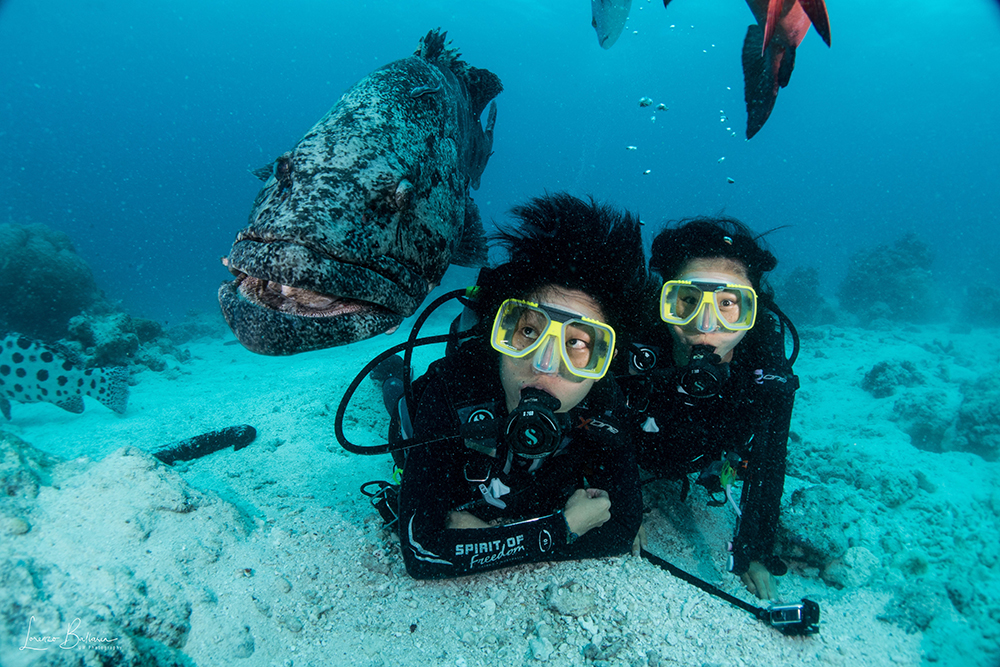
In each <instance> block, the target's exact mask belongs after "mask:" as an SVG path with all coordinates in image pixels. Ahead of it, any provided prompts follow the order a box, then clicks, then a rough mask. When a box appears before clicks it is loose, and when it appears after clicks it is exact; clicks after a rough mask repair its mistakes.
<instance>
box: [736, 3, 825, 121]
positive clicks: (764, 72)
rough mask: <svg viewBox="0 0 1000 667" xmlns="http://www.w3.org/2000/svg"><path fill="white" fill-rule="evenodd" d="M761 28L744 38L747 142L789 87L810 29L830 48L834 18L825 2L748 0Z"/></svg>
mask: <svg viewBox="0 0 1000 667" xmlns="http://www.w3.org/2000/svg"><path fill="white" fill-rule="evenodd" d="M747 4H748V5H749V6H750V10H751V11H753V14H754V18H756V19H757V25H751V26H750V27H749V28H747V35H746V37H745V38H744V39H743V97H744V99H745V100H746V105H747V139H749V138H751V137H752V136H753V135H755V134H757V131H758V130H760V128H762V127H763V126H764V123H765V122H766V121H767V119H768V116H770V115H771V110H772V109H774V101H775V100H776V99H777V97H778V89H779V88H784V87H785V86H787V85H788V80H789V78H790V77H791V76H792V68H793V67H794V66H795V49H796V47H798V45H799V44H801V43H802V40H803V38H805V36H806V33H807V32H808V31H809V26H810V25H812V26H813V27H814V28H816V32H818V33H819V36H820V37H822V38H823V41H824V42H826V45H827V46H830V19H829V17H828V16H827V13H826V3H825V2H824V0H747Z"/></svg>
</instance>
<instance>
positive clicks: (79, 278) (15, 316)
mask: <svg viewBox="0 0 1000 667" xmlns="http://www.w3.org/2000/svg"><path fill="white" fill-rule="evenodd" d="M0 257H2V258H3V261H2V262H0V327H4V328H6V329H8V330H11V331H17V332H20V333H23V334H27V335H28V336H31V337H33V338H42V339H46V340H54V339H57V338H60V337H61V336H63V335H65V333H66V323H67V322H68V321H69V319H70V318H71V317H73V316H74V315H77V314H79V313H81V312H82V311H83V310H85V309H88V308H93V307H95V306H96V305H98V304H100V303H102V302H103V297H102V296H101V293H100V291H99V290H98V289H97V283H95V282H94V275H93V272H92V271H91V270H90V267H89V266H87V264H86V262H84V261H83V259H82V258H81V257H80V256H79V255H77V254H76V250H75V249H74V247H73V243H72V242H71V241H70V239H69V237H68V236H67V235H66V234H64V233H62V232H57V231H54V230H52V229H49V228H48V227H46V226H45V225H40V224H31V225H15V224H0Z"/></svg>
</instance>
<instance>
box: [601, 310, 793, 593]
mask: <svg viewBox="0 0 1000 667" xmlns="http://www.w3.org/2000/svg"><path fill="white" fill-rule="evenodd" d="M761 320H763V321H761ZM769 323H771V319H770V318H766V319H765V318H764V317H761V318H759V320H758V323H757V326H755V327H754V329H752V330H751V332H750V333H748V334H747V336H746V337H745V338H744V339H743V340H742V341H741V342H740V344H739V345H737V346H736V349H735V350H734V352H733V359H732V361H731V363H730V364H729V378H728V379H727V380H726V381H725V382H724V383H723V385H722V390H721V391H720V392H719V394H718V395H717V396H715V397H712V398H701V399H695V398H692V397H690V396H688V395H685V394H684V393H683V392H681V391H678V389H677V382H676V375H675V373H676V369H675V368H674V367H673V365H672V364H673V351H672V350H673V339H672V338H671V336H670V332H669V330H668V329H667V327H666V326H665V325H664V326H660V327H657V328H656V329H655V330H654V332H653V334H651V335H647V337H646V340H648V341H650V342H651V343H652V344H653V345H654V346H655V347H654V349H657V358H658V365H659V366H661V368H660V369H659V373H660V374H659V375H658V376H656V375H650V376H645V377H643V376H631V377H621V378H619V379H620V381H621V384H622V387H623V388H624V389H625V392H626V394H627V395H628V397H629V404H630V405H631V406H632V407H633V408H634V409H635V410H636V412H635V413H634V416H633V421H632V427H633V428H634V431H635V438H636V448H637V450H638V458H639V465H640V467H641V468H642V469H643V470H644V471H646V472H649V473H652V474H653V475H655V476H656V477H659V478H665V479H683V480H685V486H684V489H685V491H684V493H686V489H687V483H688V481H687V480H688V477H687V476H688V475H690V474H692V473H700V472H702V471H705V470H706V469H707V468H709V466H710V465H711V464H712V463H713V462H719V461H721V460H722V458H723V456H724V455H726V454H728V455H730V458H733V459H735V460H738V461H739V462H740V463H737V464H736V465H735V466H734V467H735V468H736V470H737V472H738V473H739V477H740V479H742V480H743V492H742V496H741V499H740V509H741V511H742V517H741V518H740V519H739V521H738V522H737V528H736V535H735V536H734V538H733V545H732V546H733V550H732V561H731V562H730V569H731V570H732V571H733V572H735V573H737V574H742V573H744V572H746V570H747V568H748V566H749V564H750V562H751V561H761V560H763V559H766V557H768V556H770V555H771V553H772V549H773V545H774V534H775V528H776V527H777V523H778V514H779V510H780V504H781V494H782V491H783V489H784V483H785V458H786V454H787V446H788V428H789V422H790V421H791V416H792V404H793V401H794V396H795V390H796V389H797V388H798V379H797V378H796V377H795V376H794V375H793V374H792V370H791V368H790V367H789V366H788V363H787V362H786V361H785V356H784V353H783V345H782V341H781V338H780V336H778V335H777V332H776V331H774V327H773V326H768V324H769ZM664 362H665V363H666V364H667V365H668V368H667V369H666V372H665V373H664V369H662V365H663V364H664ZM657 429H658V430H657ZM715 481H716V483H717V482H718V477H716V478H715Z"/></svg>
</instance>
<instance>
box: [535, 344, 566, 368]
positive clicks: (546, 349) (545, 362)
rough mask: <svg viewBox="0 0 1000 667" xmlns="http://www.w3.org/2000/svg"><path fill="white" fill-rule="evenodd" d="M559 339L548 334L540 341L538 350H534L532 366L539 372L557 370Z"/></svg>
mask: <svg viewBox="0 0 1000 667" xmlns="http://www.w3.org/2000/svg"><path fill="white" fill-rule="evenodd" d="M557 345H559V339H558V338H557V337H556V336H549V337H548V338H546V339H545V340H543V341H542V344H541V345H540V346H539V348H538V350H537V351H535V358H534V360H533V363H532V366H533V367H534V369H535V370H536V371H538V372H539V373H558V372H559V364H560V360H559V349H558V347H556V346H557Z"/></svg>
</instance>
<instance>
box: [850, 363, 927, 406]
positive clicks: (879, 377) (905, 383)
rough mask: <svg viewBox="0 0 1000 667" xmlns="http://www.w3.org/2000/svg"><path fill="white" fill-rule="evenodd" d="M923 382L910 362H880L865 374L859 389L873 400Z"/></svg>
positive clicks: (918, 372)
mask: <svg viewBox="0 0 1000 667" xmlns="http://www.w3.org/2000/svg"><path fill="white" fill-rule="evenodd" d="M923 382H924V379H923V377H922V376H921V375H920V371H918V370H917V367H916V366H915V365H914V364H913V362H912V361H908V360H904V361H880V362H878V363H877V364H875V365H874V366H872V368H871V370H869V371H868V372H867V373H865V377H864V379H863V380H861V388H862V389H864V390H865V391H867V392H868V393H869V394H871V395H872V396H874V397H875V398H886V397H888V396H892V395H893V394H895V393H896V388H897V387H900V386H902V387H913V386H916V385H918V384H923Z"/></svg>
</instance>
